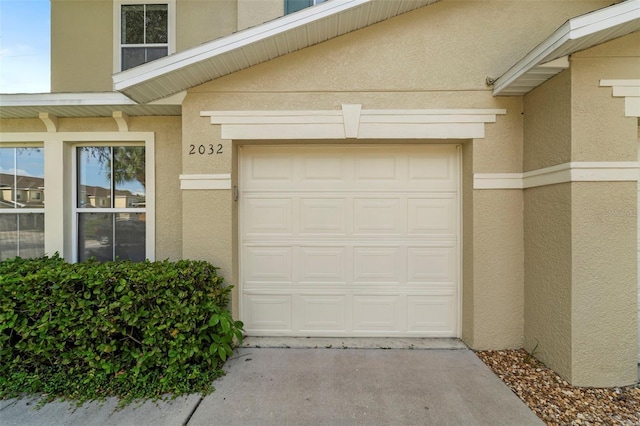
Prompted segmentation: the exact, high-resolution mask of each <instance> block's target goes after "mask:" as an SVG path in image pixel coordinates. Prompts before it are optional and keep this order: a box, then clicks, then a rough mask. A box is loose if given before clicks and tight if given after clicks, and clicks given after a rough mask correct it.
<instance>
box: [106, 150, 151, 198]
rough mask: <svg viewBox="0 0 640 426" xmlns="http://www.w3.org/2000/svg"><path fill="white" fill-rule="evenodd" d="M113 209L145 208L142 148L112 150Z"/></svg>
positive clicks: (143, 156)
mask: <svg viewBox="0 0 640 426" xmlns="http://www.w3.org/2000/svg"><path fill="white" fill-rule="evenodd" d="M113 173H114V177H115V179H114V180H115V192H114V198H115V200H114V207H116V208H136V207H144V206H145V186H146V176H145V150H144V147H143V146H128V147H125V146H119V147H114V148H113Z"/></svg>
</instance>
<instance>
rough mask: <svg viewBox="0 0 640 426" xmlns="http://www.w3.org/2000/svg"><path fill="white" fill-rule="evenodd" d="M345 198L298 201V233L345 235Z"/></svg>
mask: <svg viewBox="0 0 640 426" xmlns="http://www.w3.org/2000/svg"><path fill="white" fill-rule="evenodd" d="M347 217H348V212H347V199H346V198H302V199H300V231H299V232H300V233H301V234H306V235H324V234H333V235H346V234H347V228H346V221H347Z"/></svg>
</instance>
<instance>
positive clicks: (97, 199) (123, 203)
mask: <svg viewBox="0 0 640 426" xmlns="http://www.w3.org/2000/svg"><path fill="white" fill-rule="evenodd" d="M80 191H81V194H79V197H78V199H79V200H80V207H82V208H92V207H93V208H110V207H111V196H112V195H111V190H110V189H108V188H103V187H101V186H90V185H82V186H81V187H80ZM113 201H114V202H113V207H114V208H116V209H124V208H135V207H144V206H145V202H144V195H138V194H133V193H131V192H130V191H126V190H114V191H113Z"/></svg>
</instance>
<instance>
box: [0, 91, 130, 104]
mask: <svg viewBox="0 0 640 426" xmlns="http://www.w3.org/2000/svg"><path fill="white" fill-rule="evenodd" d="M68 105H76V106H77V105H91V106H95V105H137V103H136V102H135V101H133V100H131V99H129V98H128V97H126V96H125V95H123V94H122V93H116V92H82V93H26V94H17V95H4V94H0V107H20V106H22V107H28V106H34V107H37V106H68Z"/></svg>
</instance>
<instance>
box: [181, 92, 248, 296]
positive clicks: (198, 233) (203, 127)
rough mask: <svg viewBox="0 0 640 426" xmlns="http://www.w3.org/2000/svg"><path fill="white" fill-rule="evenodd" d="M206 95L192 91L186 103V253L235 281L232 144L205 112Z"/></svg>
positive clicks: (183, 178) (183, 185) (183, 180)
mask: <svg viewBox="0 0 640 426" xmlns="http://www.w3.org/2000/svg"><path fill="white" fill-rule="evenodd" d="M205 98H206V96H205V97H203V96H202V95H198V94H195V95H194V94H188V95H187V97H186V98H185V100H184V102H183V115H182V118H183V125H182V172H181V175H180V185H181V191H182V255H183V258H185V259H198V260H206V261H209V262H211V263H213V264H214V265H215V266H217V267H219V268H220V270H219V271H218V273H219V275H221V276H222V277H224V279H225V282H226V283H227V284H235V282H234V275H233V263H232V262H233V250H232V247H233V245H232V244H233V215H232V210H233V203H234V201H233V194H232V189H231V188H232V186H231V162H232V157H233V155H232V151H233V150H232V143H231V141H229V140H223V139H221V137H220V126H215V125H212V124H211V121H210V120H209V119H208V117H201V116H200V111H203V110H206V109H208V108H207V105H206V99H205ZM234 291H235V290H234ZM232 298H233V299H234V300H235V299H237V298H236V297H235V296H232Z"/></svg>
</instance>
